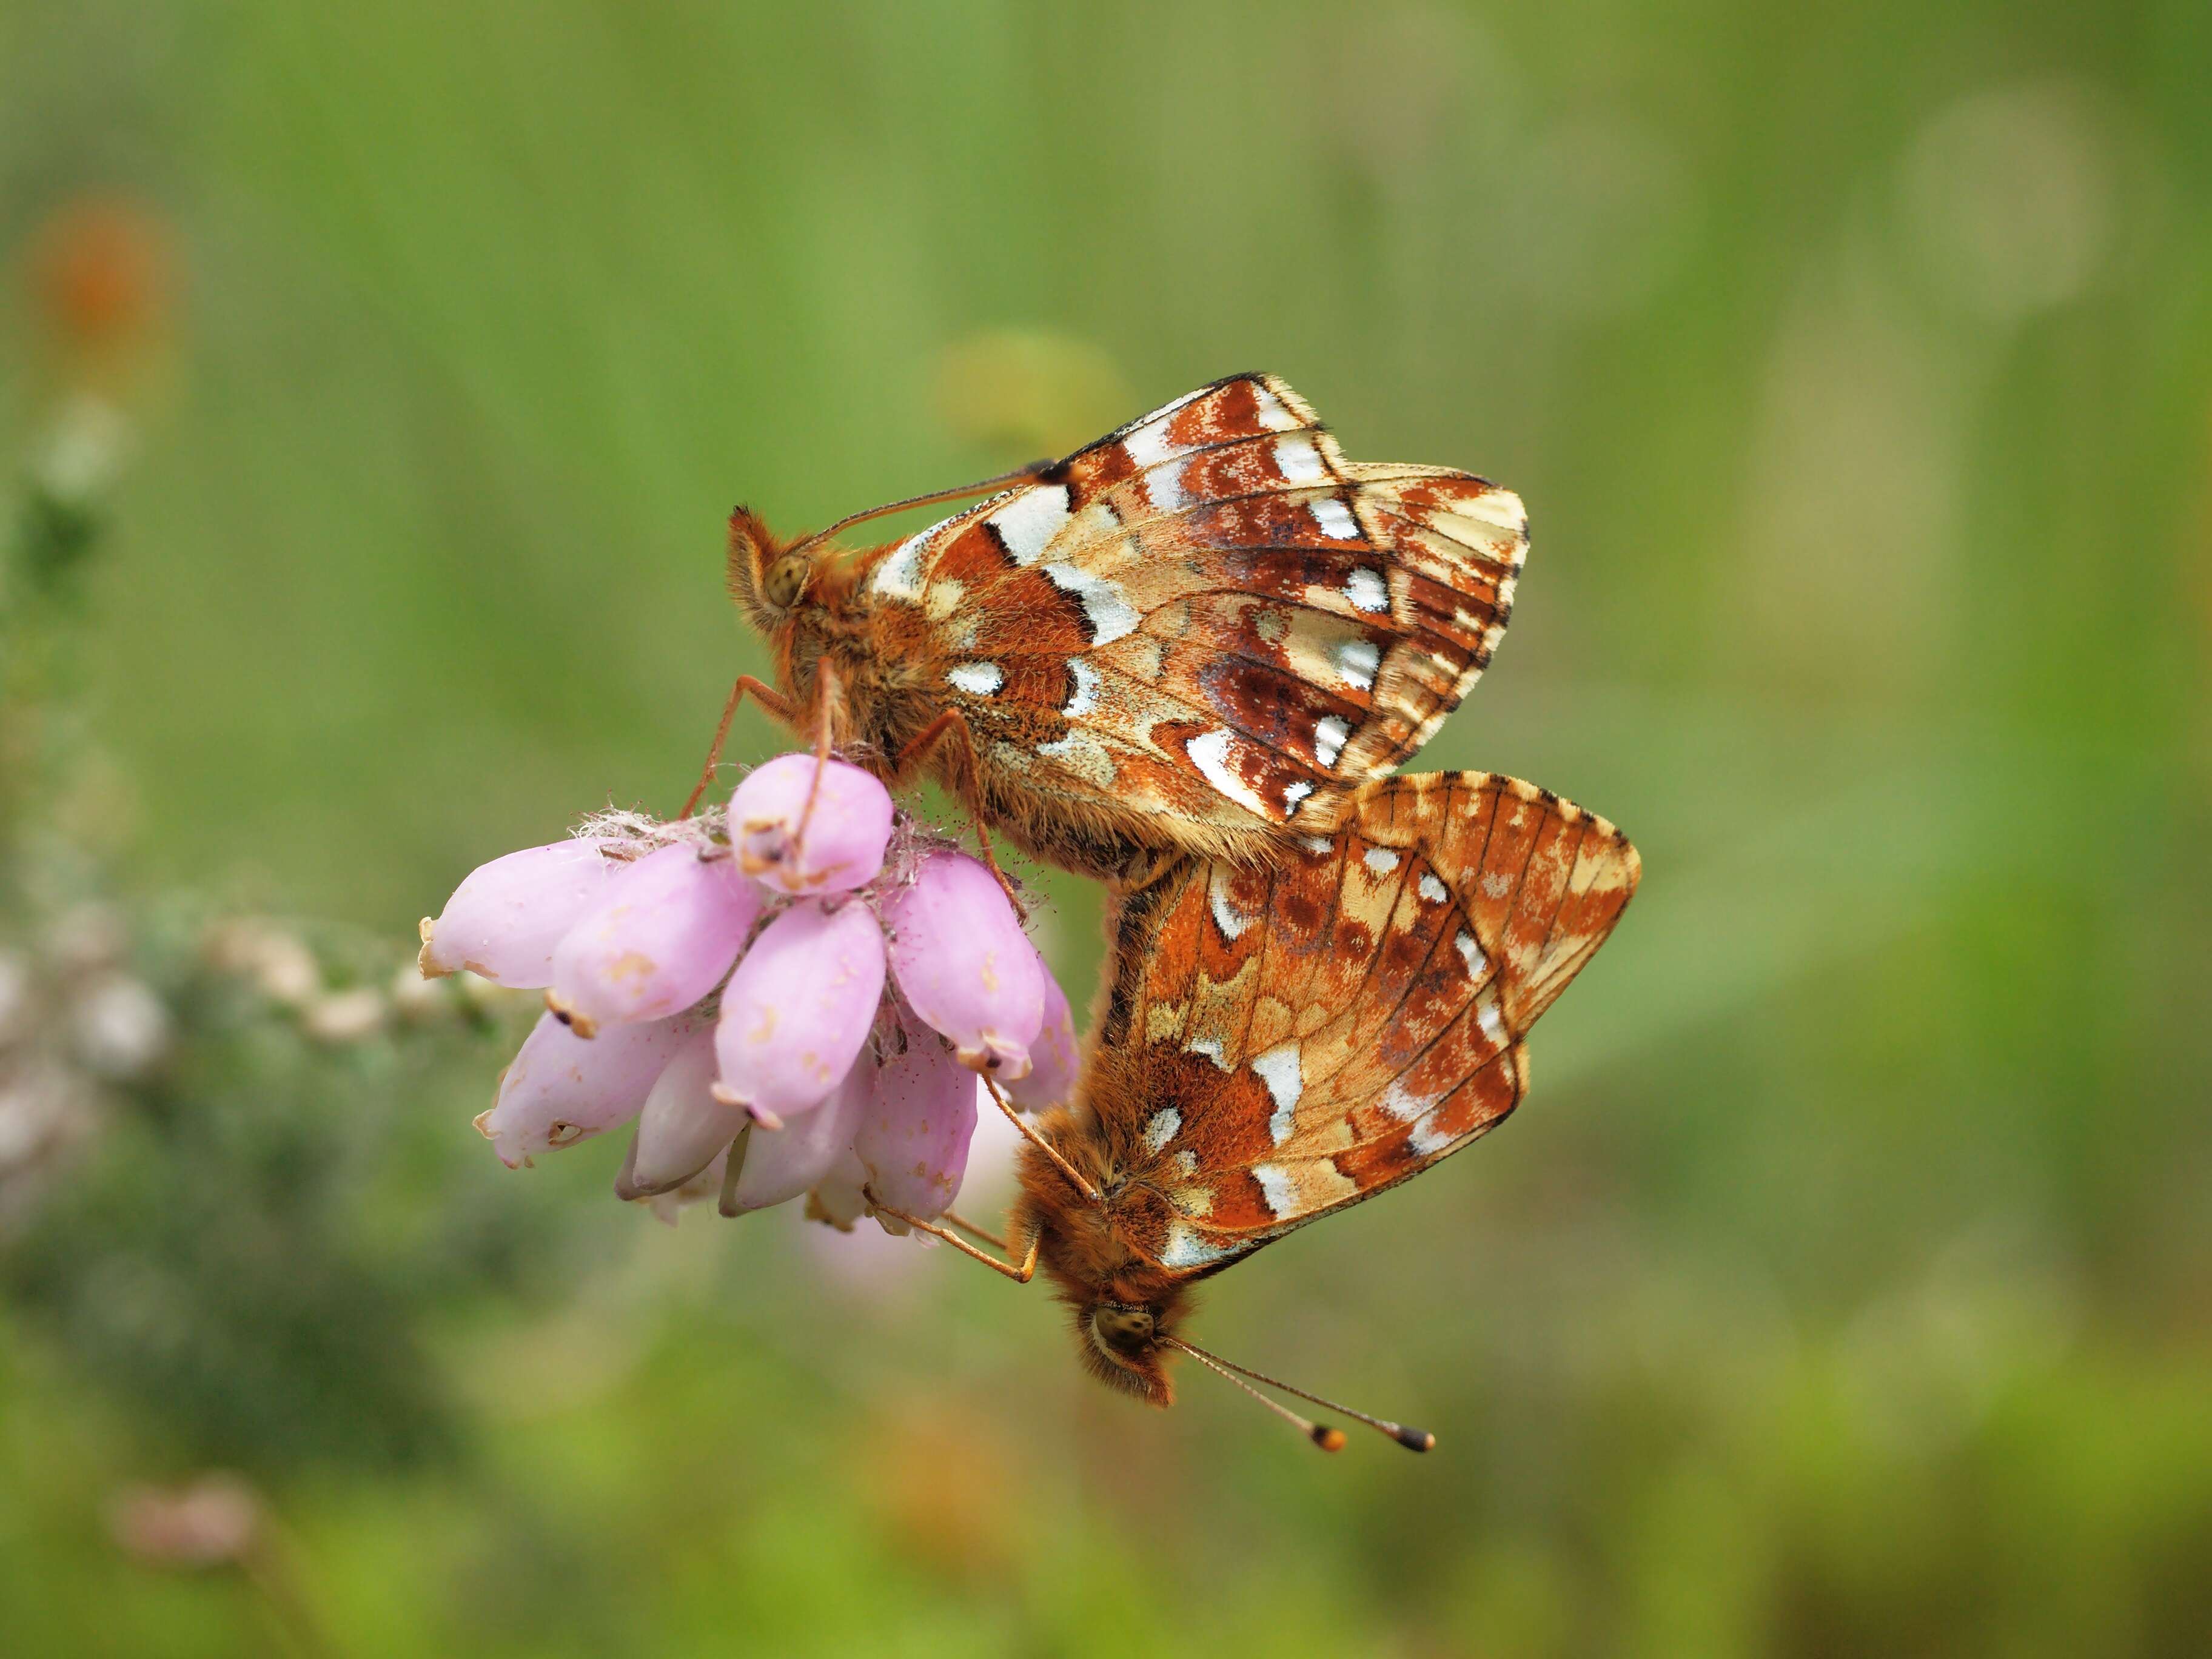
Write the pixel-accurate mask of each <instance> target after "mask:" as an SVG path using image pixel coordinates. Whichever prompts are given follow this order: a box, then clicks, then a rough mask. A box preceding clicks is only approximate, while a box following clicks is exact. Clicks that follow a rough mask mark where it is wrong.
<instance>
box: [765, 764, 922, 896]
mask: <svg viewBox="0 0 2212 1659" xmlns="http://www.w3.org/2000/svg"><path fill="white" fill-rule="evenodd" d="M813 788H814V757H813V756H811V755H778V756H777V757H775V759H774V760H772V761H769V762H768V763H765V764H763V765H761V766H758V767H756V768H754V769H753V770H752V771H751V772H750V773H748V774H747V775H746V776H745V780H744V782H742V783H740V784H739V785H738V787H737V793H735V794H733V795H732V796H731V797H730V809H729V832H730V847H731V850H732V851H733V852H734V853H735V854H737V859H738V869H740V870H742V871H744V872H745V874H747V875H749V876H752V877H755V878H757V879H759V880H761V881H763V882H765V883H766V884H768V885H769V886H770V887H772V888H774V889H775V890H776V891H778V892H780V893H791V894H794V895H796V896H799V897H802V898H804V897H821V896H826V895H828V894H831V893H848V892H850V891H851V890H853V889H854V888H855V887H860V886H865V885H866V884H867V883H869V882H871V881H873V880H874V879H875V878H876V875H877V872H879V871H880V870H882V868H883V867H884V847H885V845H886V844H887V843H888V842H890V834H891V798H890V793H888V792H887V791H886V790H885V789H884V787H883V785H882V784H880V783H878V782H877V781H876V780H875V779H874V778H872V777H871V776H870V775H868V774H867V773H866V772H863V771H862V770H861V769H860V768H859V767H857V766H854V765H851V764H849V763H847V762H844V761H841V760H833V761H830V762H829V763H827V764H826V765H824V766H823V769H822V782H821V787H819V789H818V790H816V791H815V801H814V811H813V813H812V815H811V817H810V816H808V815H807V811H806V797H807V793H808V791H809V790H810V789H813ZM802 818H805V824H806V833H805V836H800V835H799V823H800V820H801V819H802Z"/></svg>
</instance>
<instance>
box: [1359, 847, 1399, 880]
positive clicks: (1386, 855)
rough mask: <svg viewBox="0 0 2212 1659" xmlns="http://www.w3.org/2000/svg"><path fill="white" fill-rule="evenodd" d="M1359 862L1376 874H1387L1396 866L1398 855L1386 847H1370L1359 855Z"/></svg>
mask: <svg viewBox="0 0 2212 1659" xmlns="http://www.w3.org/2000/svg"><path fill="white" fill-rule="evenodd" d="M1360 862H1361V863H1363V864H1364V865H1365V866H1367V867H1368V868H1369V869H1370V870H1372V871H1373V872H1375V873H1376V875H1378V876H1387V875H1389V873H1390V872H1392V871H1393V870H1395V869H1396V868H1397V867H1398V855H1397V854H1395V853H1394V852H1392V851H1391V850H1390V849H1389V848H1387V847H1370V848H1368V849H1367V851H1366V852H1365V853H1364V854H1362V855H1361V858H1360Z"/></svg>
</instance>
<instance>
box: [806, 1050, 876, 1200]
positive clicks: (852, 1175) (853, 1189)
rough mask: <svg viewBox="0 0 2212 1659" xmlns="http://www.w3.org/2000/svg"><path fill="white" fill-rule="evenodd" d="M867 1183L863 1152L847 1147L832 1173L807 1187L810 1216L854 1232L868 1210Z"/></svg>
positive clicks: (869, 1082)
mask: <svg viewBox="0 0 2212 1659" xmlns="http://www.w3.org/2000/svg"><path fill="white" fill-rule="evenodd" d="M869 1070H870V1072H871V1075H870V1077H869V1079H868V1080H867V1087H868V1088H869V1089H873V1088H874V1086H875V1079H874V1077H873V1075H872V1073H873V1067H870V1068H869ZM865 1098H866V1097H864V1099H865ZM867 1184H868V1166H867V1165H866V1164H863V1163H861V1162H860V1154H859V1153H857V1152H854V1150H853V1149H852V1148H851V1147H850V1146H848V1147H846V1149H845V1150H844V1151H843V1152H840V1153H838V1155H837V1161H836V1163H834V1164H831V1165H830V1166H829V1174H827V1175H825V1176H823V1177H822V1179H821V1180H819V1181H817V1182H815V1183H814V1185H813V1186H812V1187H811V1188H808V1189H807V1193H806V1218H807V1219H808V1220H809V1221H820V1222H825V1223H827V1224H828V1225H830V1226H832V1227H835V1228H836V1230H837V1231H839V1232H841V1233H849V1232H851V1231H853V1224H854V1222H856V1221H858V1220H859V1219H860V1218H861V1217H862V1216H864V1215H866V1214H867V1212H868V1195H867V1194H866V1193H865V1192H863V1191H862V1190H861V1188H864V1187H866V1185H867Z"/></svg>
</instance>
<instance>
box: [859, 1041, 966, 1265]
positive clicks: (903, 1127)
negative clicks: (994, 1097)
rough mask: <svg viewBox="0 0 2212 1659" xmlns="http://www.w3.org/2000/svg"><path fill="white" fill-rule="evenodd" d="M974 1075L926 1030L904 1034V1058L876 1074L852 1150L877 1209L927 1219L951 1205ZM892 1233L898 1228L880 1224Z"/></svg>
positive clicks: (961, 1167)
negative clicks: (905, 1041) (856, 1155)
mask: <svg viewBox="0 0 2212 1659" xmlns="http://www.w3.org/2000/svg"><path fill="white" fill-rule="evenodd" d="M976 1089H977V1085H976V1082H975V1075H974V1073H971V1072H969V1070H968V1069H967V1068H966V1067H965V1066H963V1065H962V1064H961V1062H960V1061H959V1060H957V1059H955V1058H954V1056H953V1054H952V1053H951V1050H950V1049H948V1048H946V1047H945V1044H944V1042H941V1041H940V1040H939V1038H938V1036H937V1034H936V1033H935V1032H933V1031H930V1030H924V1029H921V1028H920V1027H915V1028H914V1029H911V1030H908V1033H907V1044H906V1052H905V1053H904V1054H895V1055H893V1056H892V1057H891V1058H890V1059H889V1060H885V1061H884V1064H883V1065H882V1066H880V1067H879V1068H878V1070H877V1072H876V1075H875V1089H874V1098H873V1099H872V1100H871V1101H869V1103H868V1104H867V1107H866V1110H865V1111H863V1112H862V1113H861V1115H860V1127H859V1128H858V1129H857V1130H856V1131H855V1133H854V1137H853V1150H854V1152H856V1153H857V1154H859V1156H860V1163H861V1164H862V1165H863V1166H864V1167H865V1168H866V1170H867V1172H868V1181H867V1190H868V1195H869V1196H870V1198H872V1200H874V1201H875V1202H876V1203H878V1204H880V1205H884V1206H889V1207H890V1208H891V1209H894V1210H902V1211H904V1212H906V1213H907V1214H908V1215H910V1216H913V1217H915V1218H916V1219H917V1220H921V1221H930V1220H933V1219H935V1218H937V1217H939V1216H940V1215H943V1214H944V1213H945V1211H947V1210H949V1209H951V1207H952V1200H954V1199H955V1198H957V1197H958V1196H959V1194H960V1178H961V1176H963V1175H965V1174H966V1173H967V1170H968V1143H969V1140H971V1139H974V1137H975V1094H976ZM882 1219H884V1225H885V1227H886V1228H887V1229H888V1230H889V1231H894V1232H896V1231H904V1225H903V1224H902V1223H900V1222H897V1221H896V1220H893V1219H890V1218H882Z"/></svg>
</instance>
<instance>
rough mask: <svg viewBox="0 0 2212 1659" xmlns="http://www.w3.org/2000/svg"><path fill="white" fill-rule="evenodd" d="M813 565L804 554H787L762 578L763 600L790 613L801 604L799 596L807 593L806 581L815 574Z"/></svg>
mask: <svg viewBox="0 0 2212 1659" xmlns="http://www.w3.org/2000/svg"><path fill="white" fill-rule="evenodd" d="M813 568H814V567H813V564H812V562H811V561H810V560H809V559H808V558H807V556H805V554H804V553H787V554H785V555H784V556H782V557H781V558H780V559H778V560H777V561H776V562H775V563H774V564H772V565H770V566H769V568H768V571H767V574H764V575H763V576H762V578H761V587H760V592H761V598H762V599H765V600H767V601H768V603H769V604H770V605H774V606H775V608H776V609H777V610H779V611H788V610H790V609H791V607H792V606H793V605H797V604H798V603H799V595H800V594H801V593H804V592H805V591H806V579H807V577H808V576H809V575H810V574H812V572H813Z"/></svg>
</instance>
